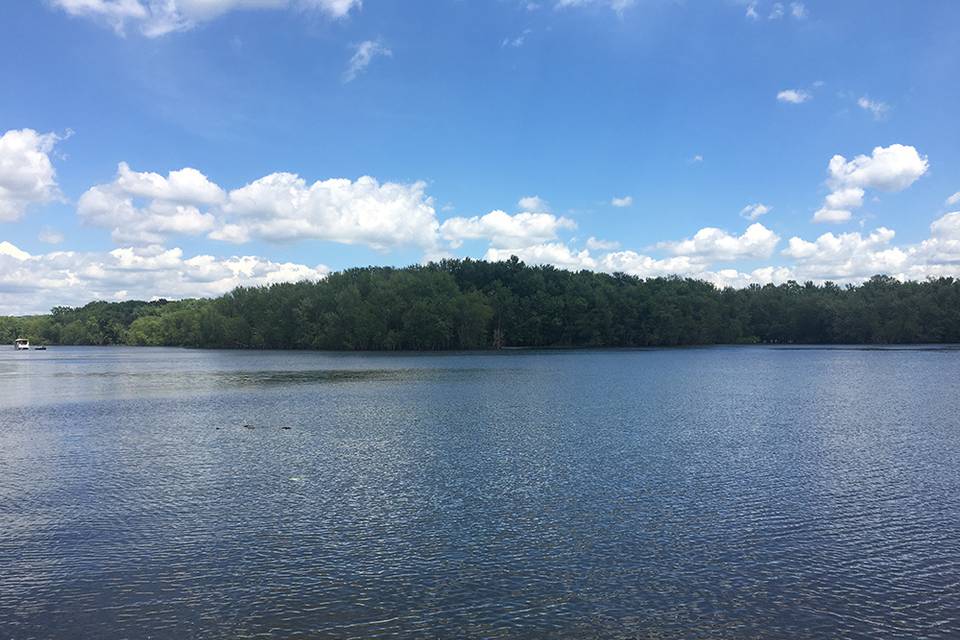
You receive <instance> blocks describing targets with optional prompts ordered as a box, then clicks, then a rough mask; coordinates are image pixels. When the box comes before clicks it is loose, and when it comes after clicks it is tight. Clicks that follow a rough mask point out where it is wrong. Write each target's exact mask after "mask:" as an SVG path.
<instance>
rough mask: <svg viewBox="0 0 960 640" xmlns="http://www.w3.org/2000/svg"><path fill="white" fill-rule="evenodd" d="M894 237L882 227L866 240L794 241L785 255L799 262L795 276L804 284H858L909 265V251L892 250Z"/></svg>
mask: <svg viewBox="0 0 960 640" xmlns="http://www.w3.org/2000/svg"><path fill="white" fill-rule="evenodd" d="M895 235H896V234H895V233H894V231H893V230H892V229H887V228H885V227H880V228H878V229H876V230H875V231H873V232H872V233H870V234H869V235H867V236H863V235H861V234H860V233H858V232H852V233H841V234H839V235H834V234H833V233H825V234H823V235H821V236H820V237H818V238H817V239H816V240H815V241H813V242H808V241H806V240H802V239H801V238H797V237H794V238H790V240H789V242H788V245H787V248H786V249H784V250H783V255H784V256H787V257H789V258H793V259H795V260H796V265H795V266H794V272H795V274H796V276H797V278H798V279H802V280H815V281H823V280H833V281H856V280H863V279H866V278H869V277H870V276H872V275H875V274H878V273H886V274H897V273H900V272H901V271H902V270H903V268H904V267H906V266H907V265H908V261H909V259H910V251H909V250H904V249H900V248H898V247H892V246H890V242H891V241H892V240H893V238H894V236H895Z"/></svg>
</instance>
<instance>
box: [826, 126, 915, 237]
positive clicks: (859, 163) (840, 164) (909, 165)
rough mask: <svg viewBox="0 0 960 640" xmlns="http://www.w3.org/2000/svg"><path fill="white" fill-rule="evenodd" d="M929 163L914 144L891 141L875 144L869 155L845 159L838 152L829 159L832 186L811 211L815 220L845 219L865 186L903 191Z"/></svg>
mask: <svg viewBox="0 0 960 640" xmlns="http://www.w3.org/2000/svg"><path fill="white" fill-rule="evenodd" d="M929 167H930V164H929V162H928V161H927V158H926V156H921V155H920V154H919V153H918V152H917V150H916V149H915V148H914V147H911V146H907V145H902V144H892V145H890V146H889V147H876V148H874V150H873V153H872V154H871V155H869V156H866V155H858V156H856V157H855V158H853V159H852V160H849V161H848V160H847V159H846V158H844V157H843V156H841V155H835V156H833V157H832V158H831V159H830V164H829V166H828V171H829V178H828V180H827V184H828V185H829V186H830V188H831V189H832V190H833V191H832V192H831V193H830V195H828V196H827V197H826V199H825V200H824V205H823V207H821V208H820V209H819V210H818V211H817V212H816V213H814V216H813V221H814V222H846V221H847V220H849V219H850V218H851V216H852V215H853V213H852V209H855V208H858V207H860V206H862V204H863V196H864V193H865V190H866V189H876V190H879V191H889V192H894V191H903V190H904V189H906V188H907V187H909V186H910V185H912V184H913V183H914V182H916V181H917V180H919V179H920V177H921V176H922V175H923V174H925V173H926V172H927V169H929Z"/></svg>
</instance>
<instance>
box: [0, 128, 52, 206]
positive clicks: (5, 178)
mask: <svg viewBox="0 0 960 640" xmlns="http://www.w3.org/2000/svg"><path fill="white" fill-rule="evenodd" d="M58 140H60V138H59V137H58V136H57V135H56V134H53V133H37V132H36V131H34V130H33V129H11V130H10V131H7V132H6V133H4V134H3V135H2V136H0V222H12V221H15V220H19V219H20V217H21V216H23V214H24V213H25V212H26V210H27V207H29V206H30V205H31V204H40V203H44V202H50V201H52V200H56V199H57V198H59V197H60V190H59V188H58V187H57V174H56V171H55V170H54V168H53V164H52V163H51V162H50V153H51V152H52V151H53V147H54V145H56V143H57V141H58Z"/></svg>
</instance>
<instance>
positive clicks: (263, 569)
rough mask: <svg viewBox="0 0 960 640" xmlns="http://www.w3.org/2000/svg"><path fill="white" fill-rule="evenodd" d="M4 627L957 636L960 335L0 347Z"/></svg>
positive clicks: (21, 634)
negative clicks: (867, 341)
mask: <svg viewBox="0 0 960 640" xmlns="http://www.w3.org/2000/svg"><path fill="white" fill-rule="evenodd" d="M0 385H2V389H0V638H2V639H6V638H16V639H20V638H91V639H93V638H97V639H99V638H160V639H166V638H171V639H174V638H176V639H181V638H267V637H271V638H297V637H300V638H325V637H335V638H340V637H345V638H346V637H356V638H376V637H444V638H467V637H476V638H481V637H482V638H513V637H523V638H541V637H546V638H550V637H604V638H605V637H613V638H619V637H624V638H738V639H739V638H828V637H846V638H960V351H957V350H951V349H930V348H925V349H857V348H849V349H777V348H759V347H757V348H753V347H749V348H747V347H744V348H710V349H681V350H650V351H592V352H591V351H583V352H548V353H543V352H539V353H538V352H515V353H498V354H444V355H409V354H408V355H339V354H321V353H281V352H266V353H264V352H223V351H219V352H218V351H188V350H172V349H171V350H168V349H147V348H141V349H128V348H102V349H101V348H66V347H61V348H51V349H49V350H48V351H46V352H29V353H16V352H14V351H13V349H12V348H10V349H3V350H0Z"/></svg>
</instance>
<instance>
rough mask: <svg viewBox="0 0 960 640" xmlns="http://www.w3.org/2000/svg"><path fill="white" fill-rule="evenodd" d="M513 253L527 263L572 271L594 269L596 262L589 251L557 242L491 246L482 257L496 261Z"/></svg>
mask: <svg viewBox="0 0 960 640" xmlns="http://www.w3.org/2000/svg"><path fill="white" fill-rule="evenodd" d="M514 255H515V256H517V257H518V258H520V259H521V260H523V261H524V262H526V263H528V264H549V265H553V266H555V267H560V268H561V269H570V270H572V271H580V270H582V269H595V268H596V267H597V263H596V261H595V260H594V259H593V258H591V257H590V252H589V251H587V250H583V251H574V250H572V249H570V247H568V246H567V245H565V244H561V243H559V242H549V243H543V244H535V245H530V246H527V247H515V248H512V249H497V248H493V247H491V248H490V249H488V250H487V253H486V255H484V257H483V259H484V260H490V261H491V262H498V261H502V260H509V259H510V256H514Z"/></svg>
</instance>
